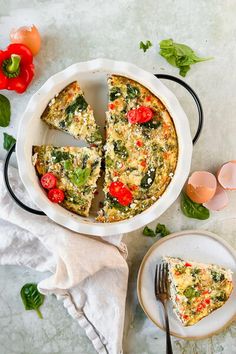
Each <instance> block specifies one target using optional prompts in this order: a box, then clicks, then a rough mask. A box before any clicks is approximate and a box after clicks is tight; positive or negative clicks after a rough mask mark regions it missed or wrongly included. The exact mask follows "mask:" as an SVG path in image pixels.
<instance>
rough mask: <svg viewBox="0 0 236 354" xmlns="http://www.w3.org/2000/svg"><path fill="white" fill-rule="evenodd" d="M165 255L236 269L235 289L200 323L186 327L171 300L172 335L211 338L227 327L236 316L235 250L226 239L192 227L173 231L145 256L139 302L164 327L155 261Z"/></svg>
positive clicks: (188, 337)
mask: <svg viewBox="0 0 236 354" xmlns="http://www.w3.org/2000/svg"><path fill="white" fill-rule="evenodd" d="M163 256H171V257H180V258H183V259H186V260H190V261H196V262H203V263H215V264H218V265H221V266H223V267H225V268H230V269H231V270H232V271H233V273H234V274H233V284H234V290H233V292H232V294H231V296H230V298H229V300H228V301H227V302H226V303H225V305H223V306H222V307H221V308H219V309H218V310H216V311H214V312H212V313H211V314H210V315H209V316H207V317H205V318H203V319H202V320H201V321H199V322H198V323H197V324H195V325H193V326H189V327H184V326H182V324H181V323H180V321H179V320H178V319H177V317H176V316H175V314H174V313H173V310H172V303H171V301H169V302H168V313H169V320H170V330H171V334H172V335H174V336H176V337H180V338H185V339H199V338H206V337H210V336H212V335H214V334H216V333H218V332H220V331H221V330H223V329H225V328H226V327H228V326H229V325H230V323H231V322H232V321H233V320H235V319H236V301H235V298H236V252H235V250H234V249H233V248H232V247H231V246H229V245H228V244H227V243H226V242H225V241H224V240H223V239H221V238H220V237H218V236H216V235H215V234H213V233H211V232H208V231H201V230H189V231H183V232H178V233H174V234H171V235H169V236H167V237H164V238H162V239H160V240H159V241H157V242H156V243H155V244H154V245H153V246H152V247H151V248H150V249H149V251H148V252H147V254H146V255H145V257H144V259H143V261H142V264H141V266H140V269H139V274H138V283H137V290H138V298H139V302H140V304H141V306H142V308H143V310H144V312H145V313H146V315H147V316H148V317H149V318H150V320H151V321H152V322H153V323H155V324H156V325H157V326H158V327H160V328H161V329H163V328H164V318H163V308H162V304H161V303H160V302H157V300H156V298H155V295H154V273H155V268H156V264H158V263H161V261H162V257H163Z"/></svg>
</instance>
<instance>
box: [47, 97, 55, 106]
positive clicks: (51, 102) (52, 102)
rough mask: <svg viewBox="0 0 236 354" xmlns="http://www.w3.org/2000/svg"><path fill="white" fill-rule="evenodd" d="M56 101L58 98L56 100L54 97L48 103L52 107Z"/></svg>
mask: <svg viewBox="0 0 236 354" xmlns="http://www.w3.org/2000/svg"><path fill="white" fill-rule="evenodd" d="M55 101H56V100H55V98H53V99H52V100H51V101H50V102H49V104H48V105H49V107H50V106H51V105H52V104H54V103H55Z"/></svg>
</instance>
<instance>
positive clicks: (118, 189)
mask: <svg viewBox="0 0 236 354" xmlns="http://www.w3.org/2000/svg"><path fill="white" fill-rule="evenodd" d="M109 193H110V194H111V195H112V197H116V198H118V197H119V196H120V195H121V194H122V193H125V185H124V183H122V182H119V181H117V182H112V183H111V184H110V186H109Z"/></svg>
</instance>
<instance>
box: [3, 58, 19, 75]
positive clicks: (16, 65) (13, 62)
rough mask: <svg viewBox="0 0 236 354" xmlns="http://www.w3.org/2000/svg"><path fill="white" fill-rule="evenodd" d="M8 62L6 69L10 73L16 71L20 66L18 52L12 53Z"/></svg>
mask: <svg viewBox="0 0 236 354" xmlns="http://www.w3.org/2000/svg"><path fill="white" fill-rule="evenodd" d="M10 60H11V61H10V63H9V64H8V65H7V67H6V70H7V71H8V72H9V73H10V74H14V73H15V72H17V71H18V69H19V66H20V61H21V57H20V56H19V55H18V54H12V55H11V59H10Z"/></svg>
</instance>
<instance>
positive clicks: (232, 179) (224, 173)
mask: <svg viewBox="0 0 236 354" xmlns="http://www.w3.org/2000/svg"><path fill="white" fill-rule="evenodd" d="M217 179H218V182H219V183H220V184H221V186H222V187H223V188H224V189H228V190H236V160H233V161H229V162H226V163H225V164H224V165H222V166H221V168H220V169H219V171H218V172H217Z"/></svg>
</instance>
